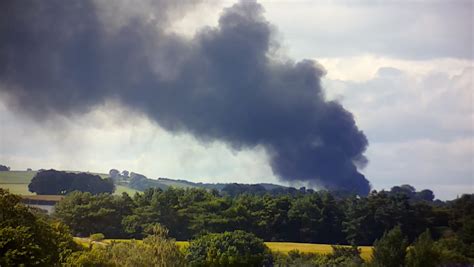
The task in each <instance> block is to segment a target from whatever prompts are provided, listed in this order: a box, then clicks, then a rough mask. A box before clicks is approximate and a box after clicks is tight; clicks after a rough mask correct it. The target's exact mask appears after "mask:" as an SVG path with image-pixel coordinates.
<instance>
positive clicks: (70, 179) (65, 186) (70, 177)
mask: <svg viewBox="0 0 474 267" xmlns="http://www.w3.org/2000/svg"><path fill="white" fill-rule="evenodd" d="M28 189H29V190H30V192H33V193H36V194H38V195H66V194H68V193H70V192H73V191H82V192H90V193H92V194H99V193H113V192H114V191H115V186H114V184H113V182H112V181H111V180H110V179H102V178H100V176H98V175H93V174H90V173H68V172H63V171H56V170H47V171H41V172H38V173H37V174H36V175H35V176H34V177H33V179H32V180H31V182H30V184H29V185H28Z"/></svg>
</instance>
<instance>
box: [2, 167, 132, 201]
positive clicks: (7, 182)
mask: <svg viewBox="0 0 474 267" xmlns="http://www.w3.org/2000/svg"><path fill="white" fill-rule="evenodd" d="M36 173H37V172H36V171H0V188H4V189H8V190H9V191H10V193H13V194H17V195H32V194H33V193H31V192H30V191H28V184H29V183H30V181H31V179H33V177H34V176H35V175H36ZM94 174H97V175H99V176H100V177H102V178H105V177H107V174H103V173H94ZM122 192H126V193H128V194H129V195H130V196H133V195H134V194H135V192H138V191H137V190H135V189H132V188H129V187H126V186H123V185H116V188H115V192H114V194H116V195H121V194H122Z"/></svg>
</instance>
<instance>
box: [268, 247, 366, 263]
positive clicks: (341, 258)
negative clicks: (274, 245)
mask: <svg viewBox="0 0 474 267" xmlns="http://www.w3.org/2000/svg"><path fill="white" fill-rule="evenodd" d="M273 258H274V266H281V267H283V266H285V267H286V266H298V267H300V266H302V267H310V266H311V267H312V266H354V267H356V266H362V264H363V263H364V261H363V260H362V259H361V257H360V250H359V249H358V248H357V247H340V246H333V252H332V253H330V254H317V253H304V252H300V251H298V250H292V251H290V252H288V254H284V253H278V252H277V253H274V254H273Z"/></svg>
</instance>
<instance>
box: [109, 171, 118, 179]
mask: <svg viewBox="0 0 474 267" xmlns="http://www.w3.org/2000/svg"><path fill="white" fill-rule="evenodd" d="M109 176H110V178H112V179H115V178H118V176H120V172H119V171H118V170H117V169H110V171H109Z"/></svg>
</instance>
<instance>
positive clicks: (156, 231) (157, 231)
mask: <svg viewBox="0 0 474 267" xmlns="http://www.w3.org/2000/svg"><path fill="white" fill-rule="evenodd" d="M166 233H167V230H166V229H164V228H163V227H161V226H159V225H155V226H154V227H153V234H151V235H150V236H148V237H146V238H145V239H144V240H143V242H137V241H131V242H114V243H112V244H111V245H110V246H107V247H103V246H94V247H93V248H92V249H91V250H89V251H82V252H76V253H74V254H73V255H72V256H71V257H70V258H69V259H68V265H70V266H130V267H132V266H133V267H135V266H144V267H145V266H146V267H147V266H163V267H165V266H166V267H168V266H170V267H173V266H176V267H178V266H179V267H180V266H185V265H186V263H185V260H184V255H183V253H181V251H180V250H179V248H178V247H177V246H176V243H175V241H174V240H172V239H169V238H168V237H167V235H166Z"/></svg>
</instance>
